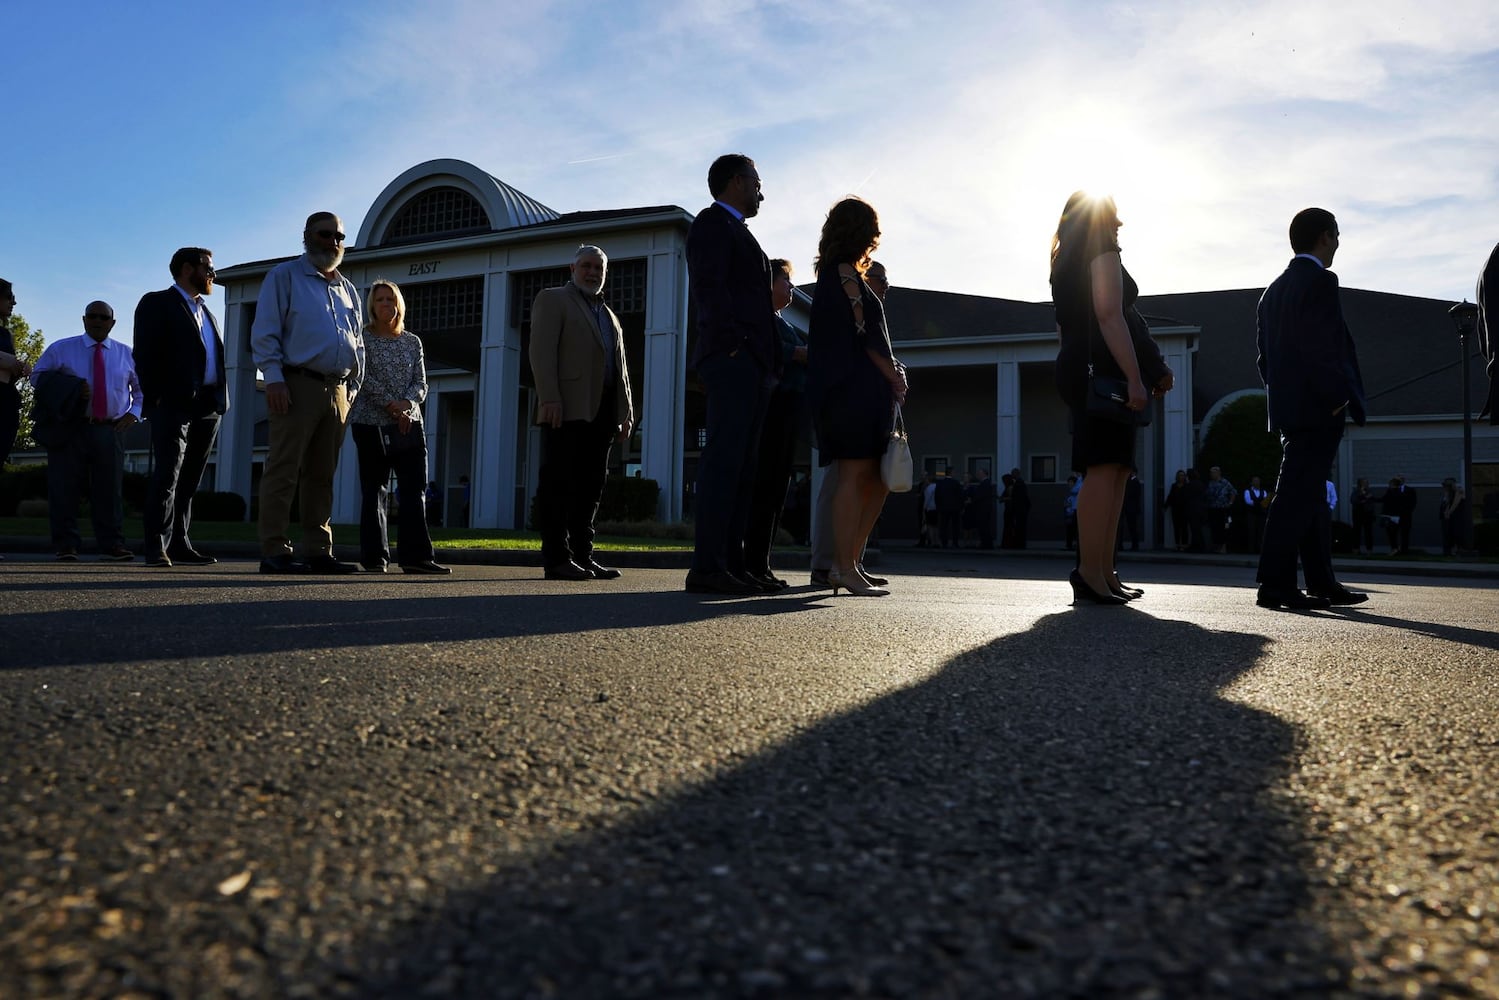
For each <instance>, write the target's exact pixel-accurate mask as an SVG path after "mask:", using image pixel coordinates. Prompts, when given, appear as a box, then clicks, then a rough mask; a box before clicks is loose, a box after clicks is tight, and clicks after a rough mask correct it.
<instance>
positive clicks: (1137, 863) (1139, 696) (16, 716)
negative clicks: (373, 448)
mask: <svg viewBox="0 0 1499 1000" xmlns="http://www.w3.org/2000/svg"><path fill="white" fill-rule="evenodd" d="M1132 568H1134V569H1135V570H1136V571H1137V572H1138V573H1139V574H1140V576H1139V578H1137V579H1133V580H1131V582H1135V583H1139V584H1141V585H1142V586H1144V587H1145V588H1146V590H1147V594H1146V596H1145V597H1144V598H1143V599H1142V600H1141V601H1139V602H1137V603H1136V604H1135V605H1133V606H1131V607H1128V608H1124V609H1112V608H1097V607H1082V608H1076V609H1074V608H1070V607H1069V606H1068V601H1069V599H1070V592H1069V591H1068V588H1067V585H1066V583H1065V580H1064V579H1062V577H1063V576H1064V574H1065V568H1064V567H1063V566H1062V564H1061V563H1046V562H1036V561H1027V562H1020V561H1015V562H1010V561H1006V560H1003V559H995V560H986V561H983V562H978V561H975V560H951V559H947V560H945V559H944V558H943V557H942V556H941V555H920V554H906V555H901V556H899V557H896V558H891V559H889V560H887V561H886V562H885V563H884V564H882V566H881V572H882V573H885V574H886V575H889V576H890V577H891V578H892V584H891V589H892V590H893V591H894V594H893V596H891V597H889V598H886V599H881V600H872V599H863V600H860V599H855V598H848V597H839V598H837V599H834V598H831V597H829V596H828V593H827V591H815V590H811V589H809V588H807V587H798V588H795V589H792V590H789V591H786V592H783V593H782V594H779V595H774V596H769V597H763V598H757V599H741V600H730V599H724V600H718V599H712V598H704V597H700V596H696V595H690V594H686V593H683V592H682V591H681V589H680V588H681V583H682V577H683V573H682V571H680V570H661V569H638V570H631V571H628V572H627V573H626V575H625V576H624V578H622V579H621V580H618V581H613V582H609V583H604V582H597V583H594V582H590V583H586V584H571V583H563V582H552V581H543V580H542V579H540V573H539V571H537V570H531V569H525V568H520V567H492V566H489V567H486V566H470V567H462V568H461V569H460V570H459V571H458V572H457V573H456V574H455V575H454V576H452V577H448V578H415V577H401V576H374V575H360V576H355V577H347V578H336V579H335V578H321V577H305V578H267V577H261V576H258V575H257V574H256V573H255V565H254V563H251V562H225V563H221V564H220V565H218V566H214V567H205V568H201V569H198V568H194V569H184V570H181V571H176V570H174V571H167V572H159V571H147V570H145V569H143V568H142V567H140V566H111V565H101V564H93V563H80V564H77V565H72V566H59V565H56V564H53V563H50V562H43V561H26V560H24V559H19V560H18V559H14V558H13V559H12V561H10V562H7V563H4V564H0V590H3V593H4V597H3V600H4V602H5V603H4V607H5V612H6V617H5V626H6V628H5V631H6V638H5V641H4V644H3V647H0V667H3V669H0V713H3V715H0V718H3V721H0V748H3V754H0V996H17V997H51V996H57V997H94V996H112V997H158V996H171V997H213V996H226V997H228V996H235V997H309V998H312V997H319V998H320V997H337V996H349V997H379V996H391V997H397V996H399V997H409V996H471V997H510V996H514V997H553V996H555V997H595V996H597V997H604V996H618V997H677V996H680V997H706V996H736V997H738V996H750V997H755V996H764V997H824V996H825V997H845V996H855V997H858V996H869V997H965V998H966V997H977V996H1006V997H1099V996H1121V997H1142V998H1143V997H1245V998H1251V997H1253V998H1259V997H1282V996H1305V997H1317V996H1328V995H1343V996H1370V997H1375V996H1379V997H1384V996H1402V997H1496V996H1499V888H1496V887H1499V833H1496V832H1495V829H1494V827H1495V817H1496V812H1499V810H1496V806H1499V697H1496V695H1499V639H1496V635H1495V632H1494V626H1493V623H1494V622H1495V620H1496V619H1499V589H1496V587H1495V586H1494V584H1492V583H1488V582H1484V581H1475V580H1464V581H1461V582H1453V581H1443V580H1440V579H1411V578H1395V577H1366V578H1357V577H1351V578H1349V579H1347V580H1345V582H1346V583H1348V584H1349V585H1351V586H1355V587H1359V588H1360V589H1368V590H1369V591H1370V592H1371V593H1372V594H1373V599H1372V600H1371V601H1370V603H1368V604H1366V605H1363V606H1361V607H1359V608H1355V609H1353V610H1350V611H1341V612H1332V613H1309V614H1294V613H1289V612H1271V611H1265V610H1262V609H1259V608H1256V607H1255V606H1254V603H1253V600H1254V591H1253V586H1252V583H1251V582H1250V580H1249V579H1248V576H1247V575H1246V574H1245V573H1244V572H1242V571H1240V570H1236V569H1230V568H1222V567H1209V566H1194V567H1173V566H1168V565H1149V566H1138V567H1132ZM783 575H793V578H794V579H795V580H796V581H797V582H805V580H806V576H805V571H802V572H799V573H795V574H791V573H790V571H786V572H784V573H783Z"/></svg>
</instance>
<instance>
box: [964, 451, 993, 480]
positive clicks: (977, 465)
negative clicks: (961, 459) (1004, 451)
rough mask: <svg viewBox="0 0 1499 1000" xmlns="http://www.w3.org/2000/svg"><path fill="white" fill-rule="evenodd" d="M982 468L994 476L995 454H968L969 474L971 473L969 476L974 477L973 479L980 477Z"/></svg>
mask: <svg viewBox="0 0 1499 1000" xmlns="http://www.w3.org/2000/svg"><path fill="white" fill-rule="evenodd" d="M980 469H983V470H984V471H985V472H987V473H989V475H990V476H991V477H992V476H993V475H994V456H993V455H969V456H968V475H969V477H970V478H973V479H977V478H978V477H979V470H980Z"/></svg>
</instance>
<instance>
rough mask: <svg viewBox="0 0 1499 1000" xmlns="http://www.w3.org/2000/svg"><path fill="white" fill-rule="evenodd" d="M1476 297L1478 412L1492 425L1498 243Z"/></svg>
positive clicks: (1498, 328) (1497, 362) (1498, 322)
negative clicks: (1483, 380)
mask: <svg viewBox="0 0 1499 1000" xmlns="http://www.w3.org/2000/svg"><path fill="white" fill-rule="evenodd" d="M1477 298H1478V351H1479V353H1480V354H1482V355H1483V356H1484V357H1485V358H1487V359H1488V375H1489V395H1488V398H1487V399H1486V400H1484V403H1483V406H1482V407H1481V408H1480V409H1479V411H1478V415H1479V416H1480V417H1484V416H1487V417H1488V418H1489V423H1491V424H1499V398H1496V396H1499V393H1496V391H1495V384H1494V383H1495V380H1496V378H1499V343H1496V341H1499V244H1495V246H1494V249H1493V251H1492V252H1490V253H1489V259H1488V262H1487V263H1486V264H1484V265H1483V273H1482V274H1480V275H1479V276H1478V296H1477ZM1465 347H1466V345H1465ZM1471 499H1472V498H1471V497H1470V498H1469V500H1470V501H1471Z"/></svg>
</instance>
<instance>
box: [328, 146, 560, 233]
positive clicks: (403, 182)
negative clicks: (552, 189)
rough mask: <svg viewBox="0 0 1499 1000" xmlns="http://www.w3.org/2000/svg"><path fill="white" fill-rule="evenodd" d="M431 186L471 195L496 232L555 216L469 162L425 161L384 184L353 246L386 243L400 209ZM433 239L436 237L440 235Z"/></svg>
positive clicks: (550, 211) (533, 200)
mask: <svg viewBox="0 0 1499 1000" xmlns="http://www.w3.org/2000/svg"><path fill="white" fill-rule="evenodd" d="M434 188H457V189H458V190H459V191H462V192H463V193H465V194H467V195H469V196H471V197H472V198H474V199H475V200H476V201H477V202H478V203H479V205H480V207H482V208H483V209H484V212H485V214H486V215H487V216H488V217H489V228H490V229H491V230H492V231H496V232H497V231H499V230H503V229H516V228H518V227H521V226H533V225H536V224H537V223H539V222H551V221H553V220H554V219H556V218H557V217H558V215H557V213H556V212H554V211H553V210H552V209H550V208H548V207H547V206H545V205H543V204H542V203H541V202H539V201H537V200H535V199H534V198H532V197H530V196H529V195H526V194H523V193H522V192H520V191H517V190H516V189H515V188H513V187H511V186H510V185H509V184H506V183H505V182H504V181H502V180H500V179H499V178H498V177H494V176H491V175H490V174H487V173H485V172H484V171H482V170H480V169H479V168H478V167H476V166H474V165H473V164H472V163H467V162H465V161H463V160H451V159H443V160H428V161H427V162H426V163H418V164H417V165H416V166H414V167H412V168H411V169H410V170H407V171H405V172H404V173H402V174H401V176H399V177H397V178H396V179H395V180H393V181H391V182H390V183H389V184H387V185H386V186H385V190H384V191H381V192H380V196H379V197H378V198H376V199H375V203H374V204H373V205H371V206H370V210H369V212H368V213H367V214H366V215H365V217H364V222H363V224H361V225H360V227H359V241H358V242H357V243H356V244H355V246H358V247H361V248H364V247H372V246H379V245H381V244H382V243H384V242H386V232H387V231H388V230H389V229H390V225H391V223H392V222H393V221H394V220H395V218H396V217H397V216H398V215H399V214H400V212H401V210H402V209H403V208H405V207H406V205H407V204H408V203H410V202H411V201H412V200H413V199H415V198H417V197H418V196H420V195H421V194H423V193H425V192H427V191H431V190H433V189H434ZM435 238H440V234H436V236H435Z"/></svg>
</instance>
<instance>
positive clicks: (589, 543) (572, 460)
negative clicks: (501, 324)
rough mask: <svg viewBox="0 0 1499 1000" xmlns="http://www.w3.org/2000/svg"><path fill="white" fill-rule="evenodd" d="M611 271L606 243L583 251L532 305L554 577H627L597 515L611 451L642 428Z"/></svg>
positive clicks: (545, 528)
mask: <svg viewBox="0 0 1499 1000" xmlns="http://www.w3.org/2000/svg"><path fill="white" fill-rule="evenodd" d="M608 266H609V258H608V257H607V256H606V255H605V254H604V251H602V250H600V249H599V248H598V247H596V246H581V247H579V248H578V252H577V253H576V254H574V255H573V262H572V264H571V265H570V267H569V270H571V271H572V278H571V280H569V281H568V283H567V284H565V285H563V286H562V287H560V288H548V289H546V290H545V291H543V292H542V293H541V294H539V295H537V296H536V303H535V305H533V306H532V308H531V371H532V372H533V373H534V374H535V376H536V400H537V407H536V422H537V424H539V425H540V426H541V469H540V482H539V484H538V486H537V491H536V519H537V521H538V522H539V523H538V524H537V528H538V529H539V530H540V531H541V564H542V566H544V567H545V569H546V577H547V579H548V580H613V579H615V578H616V577H618V576H619V570H617V569H609V568H608V567H605V566H600V565H599V564H598V563H597V562H596V561H594V558H593V519H594V517H595V515H597V514H598V509H599V498H600V496H602V495H603V492H604V477H605V475H606V473H607V471H608V468H609V448H610V446H611V445H613V444H614V442H616V441H618V442H620V443H623V442H625V441H627V440H629V437H630V429H631V427H633V426H634V417H633V414H634V409H633V408H632V404H631V399H630V373H629V370H628V368H627V367H626V364H625V342H624V333H623V331H622V330H621V329H620V325H619V318H618V317H617V316H615V315H614V311H613V310H611V309H610V308H609V307H608V306H607V305H605V304H604V297H603V294H602V292H603V290H604V275H605V272H606V271H607V270H608Z"/></svg>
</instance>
